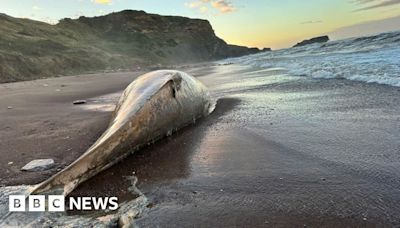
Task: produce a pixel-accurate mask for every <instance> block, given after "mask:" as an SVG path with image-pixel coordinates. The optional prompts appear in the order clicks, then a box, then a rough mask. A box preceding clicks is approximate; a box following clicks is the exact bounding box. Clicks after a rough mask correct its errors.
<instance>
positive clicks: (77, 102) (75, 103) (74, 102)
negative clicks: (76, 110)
mask: <svg viewBox="0 0 400 228" xmlns="http://www.w3.org/2000/svg"><path fill="white" fill-rule="evenodd" d="M72 104H74V105H79V104H86V100H76V101H73V102H72Z"/></svg>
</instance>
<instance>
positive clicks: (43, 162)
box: [21, 159, 54, 172]
mask: <svg viewBox="0 0 400 228" xmlns="http://www.w3.org/2000/svg"><path fill="white" fill-rule="evenodd" d="M53 166H54V160H53V159H36V160H32V161H30V162H29V163H28V164H26V165H25V166H24V167H22V168H21V170H22V171H29V172H36V171H44V170H47V169H50V168H52V167H53Z"/></svg>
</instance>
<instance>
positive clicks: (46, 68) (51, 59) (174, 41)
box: [0, 10, 259, 82]
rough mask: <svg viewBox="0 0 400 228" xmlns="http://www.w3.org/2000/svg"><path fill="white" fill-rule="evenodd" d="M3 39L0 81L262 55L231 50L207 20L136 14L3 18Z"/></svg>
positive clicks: (0, 25) (0, 29) (0, 21)
mask: <svg viewBox="0 0 400 228" xmlns="http://www.w3.org/2000/svg"><path fill="white" fill-rule="evenodd" d="M0 34H2V35H1V36H0V82H11V81H20V80H31V79H36V78H43V77H52V76H58V75H71V74H79V73H86V72H91V71H102V70H116V69H136V68H137V67H138V66H140V67H146V66H154V65H159V64H161V65H169V64H182V63H189V62H198V61H208V60H216V59H221V58H226V57H236V56H241V55H247V54H253V53H257V52H259V50H258V49H257V48H247V47H241V46H235V45H228V44H227V43H226V42H225V41H223V40H222V39H220V38H218V37H217V36H216V35H215V33H214V31H213V29H212V27H211V25H210V23H209V22H208V21H206V20H200V19H190V18H185V17H177V16H160V15H156V14H148V13H146V12H144V11H133V10H125V11H121V12H117V13H111V14H108V15H105V16H99V17H93V18H89V17H80V18H78V19H68V18H66V19H63V20H61V21H60V22H59V23H58V24H56V25H50V24H46V23H43V22H38V21H33V20H28V19H20V18H13V17H10V16H7V15H5V14H0Z"/></svg>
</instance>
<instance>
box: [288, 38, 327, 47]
mask: <svg viewBox="0 0 400 228" xmlns="http://www.w3.org/2000/svg"><path fill="white" fill-rule="evenodd" d="M328 41H329V37H328V36H319V37H314V38H311V39H309V40H303V41H301V42H300V43H297V44H296V45H294V46H293V47H301V46H305V45H309V44H315V43H326V42H328Z"/></svg>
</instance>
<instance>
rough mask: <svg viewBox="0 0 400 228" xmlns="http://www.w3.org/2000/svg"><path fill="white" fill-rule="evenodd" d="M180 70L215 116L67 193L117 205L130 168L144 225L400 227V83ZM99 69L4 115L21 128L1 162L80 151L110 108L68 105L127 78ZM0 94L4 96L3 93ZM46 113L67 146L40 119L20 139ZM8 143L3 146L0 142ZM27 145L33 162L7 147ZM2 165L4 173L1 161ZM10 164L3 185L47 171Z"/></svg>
mask: <svg viewBox="0 0 400 228" xmlns="http://www.w3.org/2000/svg"><path fill="white" fill-rule="evenodd" d="M186 70H187V71H189V72H191V73H192V74H194V75H197V76H198V78H199V79H200V80H201V81H203V82H204V83H205V84H206V85H208V86H209V87H210V89H211V90H212V93H213V95H214V96H215V97H218V98H220V99H219V101H218V105H217V107H216V110H215V111H214V113H213V114H212V115H211V116H209V117H208V118H205V119H203V120H201V121H199V122H198V123H196V124H195V125H193V126H189V127H187V128H185V129H183V130H181V131H179V132H178V133H176V134H174V135H172V136H171V137H169V138H166V139H163V140H161V141H160V142H157V143H156V144H154V145H152V146H150V147H149V148H146V149H144V150H142V151H140V152H138V153H136V154H133V155H132V156H130V157H128V158H127V159H125V160H124V161H122V162H120V163H119V164H117V165H115V166H113V167H111V168H110V169H108V170H106V171H104V172H102V173H100V174H99V175H97V176H96V177H94V178H92V179H91V180H89V181H87V182H86V183H84V184H83V185H82V186H80V187H79V188H78V189H77V190H76V191H74V192H73V193H72V194H73V195H117V196H119V198H120V200H122V201H123V200H125V199H127V198H129V197H132V196H130V194H128V193H127V188H128V187H129V185H130V181H129V180H127V179H126V177H128V176H131V175H133V174H134V175H135V176H136V177H137V178H138V180H139V181H138V188H139V189H140V190H141V191H142V192H143V193H144V194H145V195H146V197H148V198H149V202H150V204H149V205H148V210H147V212H146V213H144V214H142V215H141V216H140V218H138V220H137V223H138V225H140V226H142V227H158V226H159V227H232V226H237V227H303V226H307V227H344V226H346V227H393V226H398V225H400V206H399V205H400V192H399V189H400V178H399V173H400V172H399V171H400V157H399V149H400V140H399V137H400V126H399V123H400V107H399V106H398V102H399V101H400V91H399V88H395V87H389V86H382V85H376V84H365V83H356V82H351V81H347V80H320V79H308V78H304V77H290V76H287V75H284V72H282V70H281V69H271V70H269V71H260V70H259V69H249V68H245V67H241V66H235V65H230V66H215V67H209V68H197V69H186ZM102 77H103V78H104V81H101V80H96V84H97V83H99V84H97V85H96V86H93V91H92V92H88V94H87V95H86V96H83V95H82V96H81V95H80V92H81V88H86V86H83V87H80V89H78V88H77V89H76V90H74V91H73V92H74V94H75V96H74V97H65V98H62V99H61V98H59V100H58V99H55V98H51V99H50V98H49V96H50V95H49V94H48V93H47V94H46V92H43V93H44V94H45V95H43V97H47V98H46V99H44V98H42V97H40V99H41V100H40V99H39V98H38V100H40V101H43V100H46V101H48V100H51V101H53V103H51V104H52V105H53V106H52V107H53V108H51V107H49V108H47V109H43V107H40V106H39V105H35V104H32V106H30V109H32V110H36V108H37V107H40V109H39V108H37V109H39V110H40V111H39V110H36V112H40V113H41V115H39V114H36V115H32V116H31V115H27V113H34V111H31V112H28V110H30V109H25V110H24V111H23V112H21V113H20V114H19V115H17V113H15V114H12V115H10V113H8V114H7V115H5V116H6V117H7V118H9V120H13V121H14V123H17V122H18V124H19V125H17V126H19V128H12V129H8V133H7V134H10V135H9V136H8V137H7V136H6V135H5V134H3V131H4V130H2V133H1V137H2V138H1V143H2V145H1V148H2V149H1V152H0V153H1V162H2V164H7V162H8V160H10V159H11V158H13V159H15V162H17V163H14V164H16V165H15V167H19V165H23V164H24V163H25V162H28V161H29V160H30V159H32V158H40V157H39V155H40V156H46V157H56V159H55V160H56V162H58V163H62V164H67V163H68V162H69V161H71V160H73V159H74V158H76V156H78V155H79V153H81V152H83V151H84V150H85V149H86V148H87V147H88V146H89V145H90V143H91V142H93V140H95V139H96V137H97V136H98V135H99V134H101V132H102V131H103V129H104V127H105V126H106V125H107V123H108V118H109V112H98V111H94V110H83V109H81V108H78V107H76V106H71V105H70V102H71V101H72V100H74V99H86V98H90V97H96V96H99V95H102V94H107V93H113V92H116V91H118V90H120V89H122V88H123V87H124V86H125V85H126V84H127V83H129V80H131V79H132V78H134V76H130V75H124V74H122V75H119V76H118V77H113V78H112V80H111V77H107V76H102ZM79 78H80V77H79ZM117 78H118V79H117ZM76 79H78V78H76ZM52 80H60V79H50V82H51V81H52ZM63 80H66V82H68V81H70V80H72V81H73V80H74V79H73V78H71V79H69V78H66V79H63ZM81 80H85V79H81ZM90 81H91V80H88V81H87V82H90ZM97 81H98V82H97ZM50 82H49V87H50ZM70 82H71V81H70ZM108 83H111V84H113V83H115V84H113V85H114V87H113V88H112V89H111V88H109V87H108V86H110V85H109V84H108ZM41 84H42V83H41V82H40V83H39V85H41ZM77 84H79V83H77ZM27 87H29V86H27ZM40 88H41V87H40ZM66 88H68V86H67V87H66ZM106 88H107V89H106ZM103 90H107V91H106V92H103ZM0 93H2V94H3V93H4V89H3V88H2V89H1V92H0ZM8 94H10V92H9V93H8ZM15 94H16V95H15V96H16V98H15V100H14V101H16V104H17V101H18V102H21V101H20V99H21V97H26V96H23V95H22V94H19V95H18V96H19V99H17V97H18V96H17V94H18V93H17V92H16V93H15ZM71 96H72V95H71ZM1 97H2V98H1V99H2V100H1V101H0V104H4V103H3V102H5V101H7V99H5V98H4V99H3V96H1ZM29 97H34V95H32V96H29ZM50 97H51V96H50ZM71 98H73V99H71ZM52 99H54V100H52ZM63 99H65V100H63ZM33 101H34V100H31V101H29V100H28V101H26V102H29V103H32V102H33ZM10 105H12V104H10ZM6 106H8V104H7V105H5V107H6ZM16 107H18V105H16ZM61 107H64V109H62V108H61ZM59 108H61V110H62V111H59ZM41 110H43V112H44V113H42V111H41ZM49 110H57V111H53V112H50V111H49ZM67 110H68V111H67ZM9 111H14V112H17V111H18V109H17V108H15V109H12V110H4V109H3V110H2V111H1V115H2V116H3V113H7V112H9ZM65 113H67V114H65ZM34 117H35V118H36V119H34ZM46 118H50V119H51V120H53V121H54V122H55V124H54V125H55V126H54V128H55V129H59V131H58V132H57V131H56V132H57V133H54V135H57V136H58V135H60V138H59V140H61V139H62V137H64V135H63V134H61V133H59V132H60V131H62V132H65V134H66V135H74V134H73V133H75V134H77V132H82V134H81V135H76V138H72V139H70V140H71V141H67V142H66V143H64V144H63V143H60V142H59V141H55V139H56V138H57V137H56V136H53V137H54V138H51V137H48V136H46V137H44V138H46V139H43V141H39V140H38V138H40V137H39V136H41V135H43V134H44V133H47V132H49V129H50V128H47V127H46V128H42V130H41V131H40V133H37V135H36V136H34V137H33V138H34V140H35V141H34V140H33V141H32V142H31V143H30V144H31V145H30V146H29V144H28V145H26V146H25V144H24V142H26V143H28V142H30V141H27V140H26V136H24V137H22V136H20V134H22V133H24V132H26V131H27V129H28V128H27V127H26V126H29V125H28V122H30V121H29V120H30V119H32V120H35V121H37V124H36V125H39V126H41V124H40V123H43V122H44V121H46V120H47V119H46ZM74 118H75V119H74ZM25 119H26V120H25ZM1 121H4V120H3V118H2V119H1ZM25 121H26V122H25ZM35 121H32V122H35ZM40 121H42V122H40ZM8 122H10V121H8ZM22 123H25V124H22ZM61 123H67V124H65V125H60V124H61ZM2 124H3V123H2ZM0 126H3V125H0ZM16 129H18V131H17V130H16ZM50 132H51V131H50ZM61 136H62V137H61ZM4 139H7V140H6V141H7V142H5V141H3V140H4ZM10 139H12V140H10ZM13 140H15V141H13ZM18 140H19V141H18ZM36 140H37V141H36ZM35 142H40V143H35ZM45 143H47V144H45ZM3 145H4V146H3ZM71 145H74V146H76V147H75V149H73V151H74V152H71V153H68V154H69V155H68V156H66V157H65V151H64V150H65V149H66V147H67V146H71ZM7 146H8V148H11V149H8V150H4V148H7ZM39 146H40V147H39ZM52 146H53V147H54V146H57V147H61V148H64V149H60V151H58V150H55V149H54V148H52ZM35 147H39V149H36V150H34V151H37V152H33V153H32V154H30V155H29V156H31V157H30V158H29V159H28V158H26V159H25V157H23V156H22V155H21V154H20V155H21V156H17V155H14V153H17V152H16V151H17V150H18V151H20V152H18V153H25V154H26V153H29V151H33V150H32V148H35ZM8 151H14V152H13V153H12V154H13V155H11V153H9V152H8ZM3 154H7V155H5V157H4V156H3ZM71 154H73V155H71ZM63 155H64V156H63ZM13 156H14V157H13ZM19 157H21V159H17V158H19ZM57 157H58V159H57ZM23 159H25V160H24V161H21V160H23ZM68 159H70V160H68ZM1 167H2V170H0V172H1V174H3V173H4V171H3V168H4V167H9V166H8V165H5V166H1ZM6 170H8V171H9V173H8V174H7V175H9V176H8V177H9V178H4V180H5V182H4V183H6V184H21V183H27V182H30V183H35V182H36V181H38V180H42V179H43V178H45V177H46V176H48V175H50V173H52V172H54V171H55V170H51V171H49V172H45V173H41V174H40V175H36V176H35V174H27V173H20V172H17V171H15V168H14V169H11V168H6ZM6 177H7V176H6ZM9 179H11V181H9ZM4 180H2V181H4ZM7 181H8V182H7ZM93 186H95V187H93Z"/></svg>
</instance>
